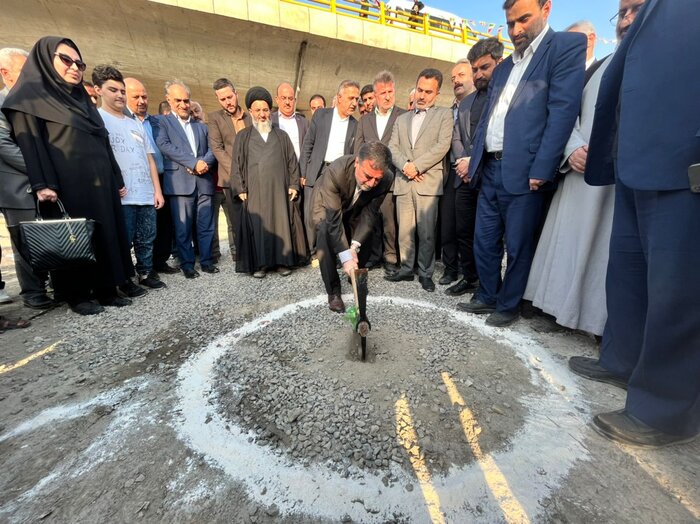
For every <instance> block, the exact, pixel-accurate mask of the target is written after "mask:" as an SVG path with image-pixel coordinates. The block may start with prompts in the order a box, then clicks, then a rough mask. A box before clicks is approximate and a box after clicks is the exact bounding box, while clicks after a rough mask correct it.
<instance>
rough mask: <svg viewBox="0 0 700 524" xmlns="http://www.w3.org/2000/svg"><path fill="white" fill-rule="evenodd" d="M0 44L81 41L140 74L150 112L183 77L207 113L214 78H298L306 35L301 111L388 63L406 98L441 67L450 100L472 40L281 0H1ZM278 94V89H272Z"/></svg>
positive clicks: (94, 55) (91, 52) (93, 56)
mask: <svg viewBox="0 0 700 524" xmlns="http://www.w3.org/2000/svg"><path fill="white" fill-rule="evenodd" d="M3 19H4V21H5V22H6V23H5V24H3V26H4V27H3V32H2V34H1V35H0V47H6V46H12V47H22V48H25V49H27V50H29V49H30V48H31V46H32V45H33V43H34V42H35V41H36V40H37V39H38V38H40V37H41V36H44V35H62V36H67V37H70V38H71V39H73V40H74V41H75V42H76V43H77V45H78V46H79V47H80V50H81V52H82V54H83V58H84V60H85V61H86V62H87V63H88V66H89V67H88V73H89V72H90V71H91V67H90V66H93V65H95V64H99V63H110V64H113V65H115V66H116V67H118V68H119V69H120V70H121V71H122V73H124V75H125V76H135V77H137V78H139V79H141V80H142V81H143V82H144V83H145V84H146V86H147V88H148V90H149V95H150V99H151V108H150V109H151V111H155V110H156V109H157V102H158V101H160V100H162V99H163V98H164V95H163V83H164V82H165V81H166V80H167V79H169V78H173V77H177V78H180V79H182V80H183V81H185V82H186V83H187V84H188V85H189V86H190V88H191V89H192V97H193V99H195V100H198V101H199V102H200V103H202V104H203V105H204V107H205V109H206V110H207V111H210V110H213V109H217V108H218V105H217V103H216V100H215V99H214V96H213V92H212V90H211V83H212V82H213V81H214V80H215V79H216V78H219V77H221V76H226V77H228V78H230V79H231V80H232V81H233V82H234V83H235V84H236V87H237V89H238V92H239V95H241V96H242V97H244V95H245V92H246V91H247V90H248V88H250V87H251V86H253V85H262V86H264V87H266V88H268V89H270V91H273V90H274V88H275V87H276V85H277V84H278V83H279V82H281V81H289V82H294V79H295V75H296V70H297V61H298V56H299V50H300V46H301V45H302V42H306V43H307V45H306V54H305V59H304V68H303V75H302V79H301V91H300V94H299V103H298V108H299V109H300V110H305V109H307V108H308V99H309V97H310V96H311V95H312V94H313V93H317V92H318V93H321V94H323V95H324V96H325V97H326V98H327V99H328V100H330V98H331V97H332V96H333V94H334V93H335V89H336V87H337V85H338V83H339V82H340V81H341V80H343V79H345V78H353V79H356V80H358V81H359V82H360V83H361V84H365V83H369V82H370V81H371V79H372V77H373V76H374V74H375V73H376V72H378V71H379V70H381V69H385V68H386V69H389V70H391V71H392V72H393V73H394V74H395V75H396V78H397V90H398V93H399V95H398V97H397V99H398V103H399V104H400V105H405V101H406V99H407V94H408V91H409V90H410V88H411V87H412V85H413V84H414V83H415V77H416V75H417V73H418V72H419V71H420V70H421V69H423V68H425V67H436V68H437V69H440V70H441V71H443V73H444V74H445V77H446V82H445V85H444V86H443V94H442V95H441V97H440V103H441V104H443V105H448V104H449V103H450V102H451V100H452V89H451V85H450V82H449V76H450V70H451V67H452V63H453V62H454V61H455V60H456V59H457V58H459V57H462V56H466V53H467V50H468V49H467V47H466V46H465V45H462V44H455V43H452V42H448V41H445V40H442V39H436V38H432V37H428V36H425V35H421V34H415V35H414V34H412V33H410V32H407V31H403V30H400V29H396V28H391V27H382V26H379V25H377V24H372V23H367V22H363V21H360V20H355V19H352V18H348V17H343V16H337V15H334V14H331V13H326V12H321V11H318V10H314V9H310V8H308V7H301V6H296V5H293V4H288V3H285V2H279V1H277V0H158V1H149V0H119V1H113V2H99V3H97V2H84V1H79V0H3ZM273 94H274V93H273Z"/></svg>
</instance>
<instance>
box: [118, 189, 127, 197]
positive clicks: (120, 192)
mask: <svg viewBox="0 0 700 524" xmlns="http://www.w3.org/2000/svg"><path fill="white" fill-rule="evenodd" d="M127 193H128V191H127V189H126V186H124V187H122V188H120V189H119V198H124V197H125V196H126V194H127Z"/></svg>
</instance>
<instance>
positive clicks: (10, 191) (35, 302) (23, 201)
mask: <svg viewBox="0 0 700 524" xmlns="http://www.w3.org/2000/svg"><path fill="white" fill-rule="evenodd" d="M26 61H27V52H26V51H23V50H22V49H13V48H5V49H1V50H0V75H2V81H3V83H4V84H5V87H4V88H3V89H2V91H0V107H2V104H3V102H4V101H5V97H6V96H7V94H8V93H9V92H10V89H12V87H13V86H14V85H15V83H16V82H17V78H18V77H19V74H20V71H21V70H22V67H23V66H24V63H25V62H26ZM35 205H36V204H35V201H34V196H33V194H32V191H31V187H30V185H29V178H28V177H27V173H26V166H25V164H24V157H23V156H22V152H21V151H20V150H19V147H18V146H17V144H16V143H15V142H14V140H13V139H12V129H11V127H10V124H9V122H8V121H7V119H6V118H5V115H4V113H2V111H0V208H1V209H2V213H3V215H4V216H5V223H6V224H7V226H8V227H10V226H15V225H17V224H19V223H20V222H22V221H29V220H34V215H35V213H36V211H35ZM12 252H13V253H14V256H15V272H16V273H17V280H19V286H20V289H21V293H20V294H21V296H22V301H23V302H24V305H25V306H27V307H31V308H34V309H47V308H49V307H51V306H53V305H54V301H53V300H51V299H50V298H49V297H48V296H46V279H47V275H46V274H45V273H44V274H37V273H35V272H34V270H33V269H32V267H31V266H30V265H29V263H28V262H27V261H26V260H25V259H24V257H22V255H21V254H20V252H19V250H18V249H17V245H16V244H15V241H14V237H13V238H12ZM1 280H2V279H0V303H4V302H9V301H10V299H9V297H8V296H7V294H6V293H5V291H4V289H3V288H4V282H1ZM3 295H4V297H3Z"/></svg>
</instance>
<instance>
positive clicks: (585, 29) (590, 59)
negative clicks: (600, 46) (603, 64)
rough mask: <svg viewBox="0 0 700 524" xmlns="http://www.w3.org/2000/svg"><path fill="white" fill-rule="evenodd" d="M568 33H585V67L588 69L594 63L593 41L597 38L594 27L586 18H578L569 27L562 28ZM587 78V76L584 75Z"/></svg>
mask: <svg viewBox="0 0 700 524" xmlns="http://www.w3.org/2000/svg"><path fill="white" fill-rule="evenodd" d="M564 31H568V32H570V33H583V34H584V35H586V69H589V68H590V67H591V66H592V65H593V64H595V62H596V59H595V42H596V39H597V38H598V37H597V36H596V33H595V27H594V26H593V24H592V23H591V22H589V21H588V20H579V21H578V22H574V23H573V24H571V25H570V26H569V27H567V28H566V29H564ZM586 78H588V77H586Z"/></svg>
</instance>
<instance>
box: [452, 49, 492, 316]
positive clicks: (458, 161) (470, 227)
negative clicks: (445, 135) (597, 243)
mask: <svg viewBox="0 0 700 524" xmlns="http://www.w3.org/2000/svg"><path fill="white" fill-rule="evenodd" d="M467 58H468V59H469V62H470V63H471V70H472V77H473V80H474V87H476V91H475V92H473V93H472V94H470V95H469V96H467V97H466V98H464V99H463V100H462V101H461V102H460V104H459V114H458V115H457V121H456V122H455V127H454V131H453V135H452V151H451V157H452V158H453V159H454V167H453V169H454V171H455V176H454V178H453V179H452V181H451V183H452V188H453V191H454V213H453V216H452V218H453V221H452V223H451V224H444V225H443V230H444V228H445V227H450V226H451V227H452V228H454V232H455V238H456V246H455V248H454V249H455V252H454V255H453V258H452V259H450V258H448V253H449V251H448V249H447V246H444V245H443V256H444V259H443V262H444V263H445V266H446V267H448V262H451V264H453V265H454V267H455V268H456V267H458V265H459V268H460V269H461V272H462V279H461V280H460V281H459V282H457V283H456V284H455V285H454V286H450V287H448V288H447V289H446V290H445V293H446V294H447V295H449V296H453V297H456V296H460V295H464V294H465V293H473V292H474V291H476V287H477V283H478V275H477V272H476V262H475V261H474V225H475V222H476V203H477V200H478V198H479V191H478V190H477V189H474V188H473V187H470V185H469V181H468V179H467V172H468V170H469V159H470V157H471V155H472V140H473V139H474V132H475V131H476V126H477V125H478V123H479V120H480V119H481V115H482V113H483V111H484V106H485V104H486V99H487V97H488V87H489V82H490V81H491V76H492V75H493V72H494V70H495V69H496V66H497V65H498V64H500V63H501V62H502V61H503V44H502V43H501V42H500V41H499V40H498V38H486V39H483V40H479V41H478V42H477V43H476V44H474V46H473V47H472V48H471V49H470V50H469V54H468V55H467ZM447 184H448V187H449V184H450V182H449V181H448V182H447ZM445 193H446V194H447V190H446V191H445ZM448 219H449V216H444V217H443V221H444V222H447V221H448ZM457 307H458V308H459V307H462V306H460V305H459V304H457Z"/></svg>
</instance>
